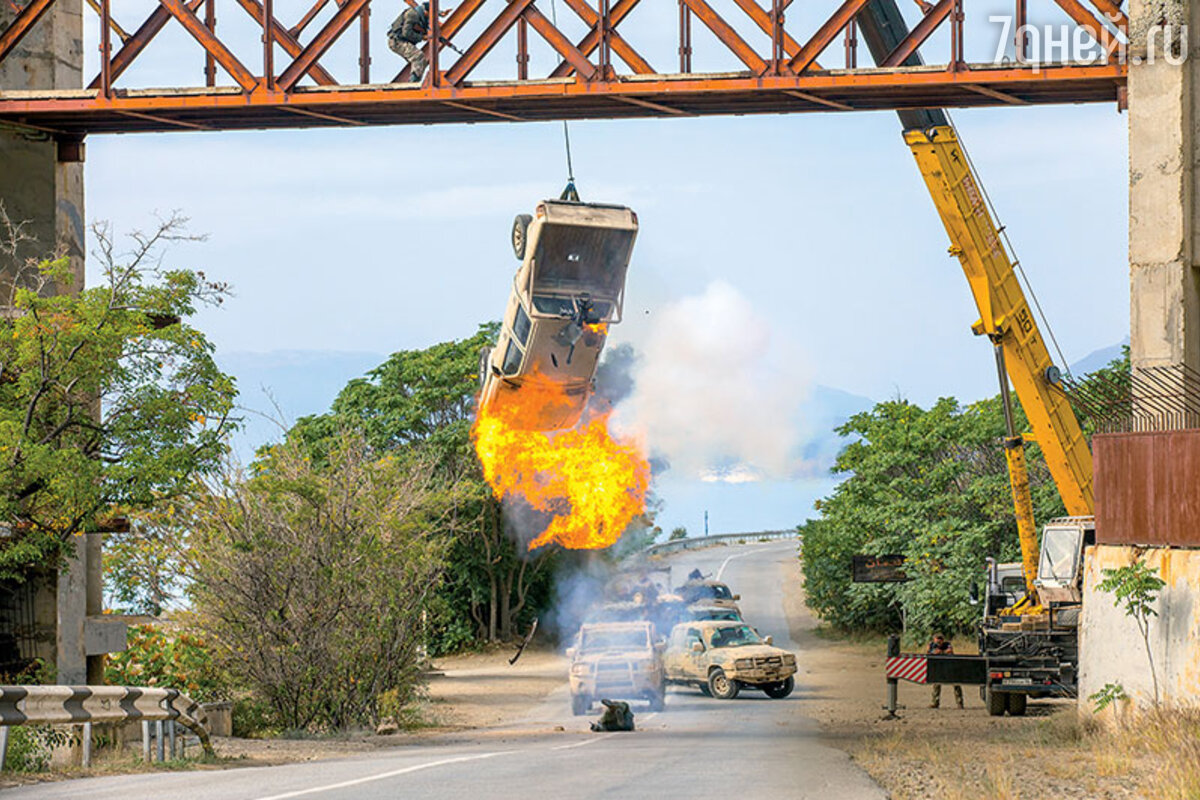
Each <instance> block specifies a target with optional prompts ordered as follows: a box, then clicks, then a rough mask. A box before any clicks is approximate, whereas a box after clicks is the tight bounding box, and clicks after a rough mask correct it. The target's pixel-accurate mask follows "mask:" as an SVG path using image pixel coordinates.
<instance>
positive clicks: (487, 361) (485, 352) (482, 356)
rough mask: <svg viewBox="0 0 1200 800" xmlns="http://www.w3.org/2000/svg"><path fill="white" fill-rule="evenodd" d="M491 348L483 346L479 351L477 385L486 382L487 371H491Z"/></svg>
mask: <svg viewBox="0 0 1200 800" xmlns="http://www.w3.org/2000/svg"><path fill="white" fill-rule="evenodd" d="M491 363H492V348H490V347H485V348H483V349H481V350H480V351H479V386H480V387H482V386H483V385H484V384H485V383H487V379H488V372H490V371H491V368H492V367H491Z"/></svg>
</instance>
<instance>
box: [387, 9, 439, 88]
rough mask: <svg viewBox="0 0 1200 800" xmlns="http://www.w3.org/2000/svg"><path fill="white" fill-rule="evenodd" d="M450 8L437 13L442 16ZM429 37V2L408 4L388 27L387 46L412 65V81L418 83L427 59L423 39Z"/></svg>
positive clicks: (426, 64)
mask: <svg viewBox="0 0 1200 800" xmlns="http://www.w3.org/2000/svg"><path fill="white" fill-rule="evenodd" d="M449 13H450V10H449V9H447V10H446V11H443V12H441V13H440V14H438V16H440V17H444V16H446V15H447V14H449ZM427 38H429V3H428V2H424V3H421V4H420V5H417V6H409V7H408V8H406V9H404V10H403V11H402V12H400V16H398V17H396V20H395V22H393V23H392V27H390V28H388V48H389V49H391V51H392V52H393V53H395V54H396V55H398V56H400V57H401V58H403V59H404V60H405V61H407V62H408V64H409V66H410V67H412V82H413V83H420V82H421V79H422V78H424V77H425V68H426V67H427V66H429V60H428V59H427V58H426V57H425V40H426V39H427Z"/></svg>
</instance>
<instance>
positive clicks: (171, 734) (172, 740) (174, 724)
mask: <svg viewBox="0 0 1200 800" xmlns="http://www.w3.org/2000/svg"><path fill="white" fill-rule="evenodd" d="M178 727H179V724H178V723H177V722H175V720H171V727H170V728H168V729H167V730H168V734H167V735H168V736H169V737H170V738H169V740H168V741H169V742H170V745H171V760H172V761H174V760H175V729H176V728H178Z"/></svg>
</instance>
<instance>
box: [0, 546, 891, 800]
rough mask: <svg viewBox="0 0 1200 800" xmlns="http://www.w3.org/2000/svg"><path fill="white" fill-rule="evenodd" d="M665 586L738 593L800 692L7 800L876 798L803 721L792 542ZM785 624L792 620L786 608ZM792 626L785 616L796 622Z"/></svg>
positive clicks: (552, 698) (543, 723)
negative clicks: (614, 722)
mask: <svg viewBox="0 0 1200 800" xmlns="http://www.w3.org/2000/svg"><path fill="white" fill-rule="evenodd" d="M671 563H673V564H674V565H675V570H676V575H675V580H676V581H679V580H681V579H682V577H683V574H684V573H686V572H687V570H690V569H691V568H692V567H694V566H699V567H700V569H701V570H702V571H705V572H709V573H712V574H713V575H720V576H721V577H722V579H723V580H725V581H726V582H728V583H729V584H730V585H731V586H732V587H733V589H734V591H736V592H739V593H741V595H742V601H741V605H742V609H743V612H744V614H745V616H746V618H747V620H748V621H750V622H751V623H752V624H753V625H755V626H756V627H757V628H758V629H759V630H760V631H761V632H762V633H763V634H770V635H772V636H774V637H775V641H776V644H779V645H781V646H784V647H788V648H789V649H792V650H793V651H796V652H798V653H799V662H800V669H801V672H800V674H799V675H798V676H797V677H798V678H799V681H798V684H797V690H796V692H795V693H794V694H793V695H792V696H791V697H789V698H787V699H785V700H769V699H767V698H766V696H765V695H763V694H761V693H759V692H746V693H744V694H743V695H742V696H741V697H739V698H738V699H737V700H734V701H730V702H722V701H718V700H713V699H709V698H705V697H703V696H701V695H700V693H699V692H697V691H694V690H690V689H689V690H673V691H672V692H671V693H670V694H669V695H668V698H667V706H666V710H665V711H663V712H661V713H658V714H653V713H649V712H648V711H646V710H645V708H644V706H639V707H638V711H639V712H640V713H638V715H637V724H638V728H639V729H638V731H637V732H635V733H614V734H593V733H590V732H588V731H587V718H577V717H573V716H571V713H570V710H569V708H568V699H567V691H566V680H565V673H564V675H563V680H562V685H561V687H560V688H558V689H556V690H555V691H553V692H551V693H550V694H549V695H548V696H547V697H545V699H543V700H541V701H540V702H538V703H536V704H535V705H533V707H532V708H530V709H529V710H528V713H527V715H526V716H525V717H524V719H521V720H518V721H516V722H515V723H514V724H512V725H508V726H504V727H497V728H491V729H484V730H480V731H475V732H469V733H458V734H453V735H446V736H439V737H434V738H432V739H428V740H424V741H421V742H420V743H415V744H412V745H410V746H402V747H397V748H395V749H389V750H383V751H379V752H375V753H371V754H367V755H362V756H356V757H352V758H342V759H333V760H326V761H315V762H309V763H303V764H287V765H282V766H275V767H257V768H248V769H234V770H221V771H209V770H205V771H196V772H173V773H165V774H139V775H126V776H115V777H106V778H89V779H82V780H75V781H68V782H63V783H55V784H43V785H40V786H30V787H23V788H17V789H12V790H9V791H6V792H5V797H6V798H12V799H13V800H24V799H25V798H29V799H30V800H35V799H38V798H41V799H45V798H59V797H63V798H65V797H70V798H77V799H78V800H126V798H128V797H133V796H153V795H165V796H186V797H188V798H189V800H210V799H212V800H218V799H219V800H226V799H228V800H285V799H286V798H293V797H313V798H328V799H329V800H342V799H346V800H349V798H355V799H356V800H357V799H358V798H394V797H397V796H403V797H409V798H457V797H467V798H471V797H480V798H483V797H486V798H496V799H497V800H502V799H503V798H514V799H515V798H520V800H530V798H550V797H570V798H572V799H573V800H576V799H579V798H601V797H621V798H623V800H625V799H627V800H639V799H641V798H645V799H646V800H650V799H653V800H664V799H665V798H674V797H684V796H686V797H689V798H710V797H711V798H718V797H719V798H730V797H736V798H739V800H754V799H755V798H789V799H791V798H821V800H859V799H860V798H861V799H862V800H875V799H876V798H879V799H880V800H882V798H884V797H885V796H886V795H885V793H884V792H883V791H882V790H881V789H880V788H879V787H878V786H877V785H876V784H875V783H874V782H873V781H871V779H870V778H869V777H867V775H866V774H865V773H864V772H863V771H862V770H860V769H859V768H858V767H857V766H855V765H854V764H853V763H852V762H851V761H850V759H849V758H848V757H847V756H846V755H845V754H844V753H842V752H841V751H839V750H836V749H833V748H831V747H829V746H828V745H825V744H823V743H822V742H821V741H820V739H819V730H818V726H817V724H816V723H815V722H814V721H813V720H812V719H811V718H809V717H808V716H807V715H806V695H808V694H810V693H811V691H812V690H811V687H808V686H806V685H805V682H804V659H805V652H804V650H802V649H801V648H800V647H798V646H797V645H796V643H795V642H794V641H792V636H791V634H790V630H791V628H792V627H794V625H793V626H789V619H788V611H787V608H786V606H787V605H789V604H788V603H785V586H786V585H787V584H788V583H789V582H794V581H796V580H797V566H796V560H795V543H793V542H771V543H759V544H748V545H744V546H737V547H721V548H714V549H711V550H705V551H700V552H696V553H684V554H679V555H677V556H674V557H673V558H672V562H671ZM793 616H794V612H793ZM792 622H793V623H794V622H795V620H792Z"/></svg>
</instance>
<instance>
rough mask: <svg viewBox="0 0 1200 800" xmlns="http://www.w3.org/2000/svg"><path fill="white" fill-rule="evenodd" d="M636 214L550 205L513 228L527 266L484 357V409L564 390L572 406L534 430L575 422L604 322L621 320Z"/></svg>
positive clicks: (546, 413)
mask: <svg viewBox="0 0 1200 800" xmlns="http://www.w3.org/2000/svg"><path fill="white" fill-rule="evenodd" d="M637 231H638V220H637V214H635V213H633V211H631V210H630V209H628V208H626V207H624V206H615V205H605V204H602V203H579V202H570V201H564V200H545V201H543V202H541V203H539V204H538V206H537V210H536V213H535V214H534V215H529V214H522V215H520V216H518V217H517V219H516V221H515V222H514V223H513V233H512V242H513V253H514V254H515V255H516V257H517V258H518V259H519V260H520V262H521V266H520V267H518V268H517V274H516V276H515V277H514V278H513V288H512V291H511V292H510V293H509V297H508V307H507V308H506V309H505V311H504V318H503V320H502V321H501V328H500V337H499V339H498V340H497V342H496V346H495V347H494V348H488V349H486V350H484V352H483V353H481V354H480V363H479V377H480V381H481V389H480V395H479V406H480V408H483V407H486V406H488V405H490V404H491V403H494V402H504V400H505V399H506V396H507V395H510V394H511V393H513V392H519V391H520V390H521V387H522V386H524V385H526V384H527V383H531V382H538V381H544V382H548V383H550V384H553V385H555V386H557V387H559V388H561V389H562V391H563V393H564V394H565V395H566V400H567V402H566V403H565V404H562V405H558V404H555V405H553V406H550V407H547V408H544V409H542V411H541V416H540V418H539V419H536V420H532V421H531V424H532V426H533V427H535V428H536V429H537V430H555V429H558V428H569V427H571V426H572V425H574V424H575V423H576V422H578V421H579V417H580V415H581V414H582V413H583V409H584V407H585V406H586V405H587V401H588V397H589V396H590V394H591V390H592V379H593V378H595V376H596V367H597V364H598V363H599V360H600V352H601V350H603V349H604V343H605V341H606V340H607V338H608V326H609V325H613V324H616V323H618V322H620V321H621V309H622V305H623V303H624V300H625V273H626V271H627V270H628V268H629V259H630V257H631V256H632V254H633V242H634V239H635V238H637Z"/></svg>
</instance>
